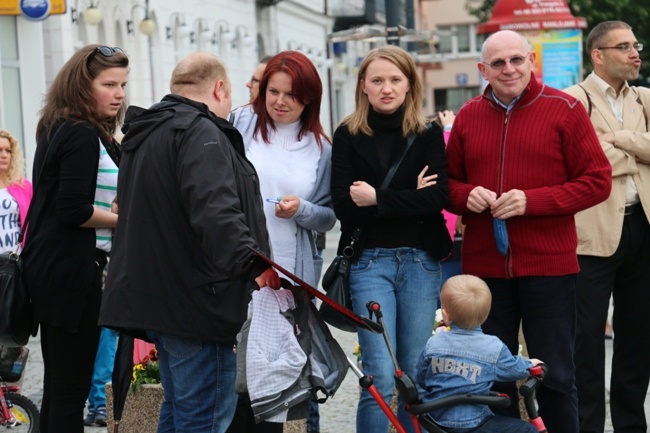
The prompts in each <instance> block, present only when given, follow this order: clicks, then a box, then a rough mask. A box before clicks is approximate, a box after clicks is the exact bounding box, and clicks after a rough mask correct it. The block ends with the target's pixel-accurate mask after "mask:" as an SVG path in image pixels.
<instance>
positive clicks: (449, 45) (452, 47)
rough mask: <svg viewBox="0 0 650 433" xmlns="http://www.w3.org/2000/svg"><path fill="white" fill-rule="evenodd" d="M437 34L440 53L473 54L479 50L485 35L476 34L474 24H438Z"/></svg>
mask: <svg viewBox="0 0 650 433" xmlns="http://www.w3.org/2000/svg"><path fill="white" fill-rule="evenodd" d="M437 34H438V44H437V51H438V53H440V54H462V53H466V54H474V53H476V52H478V51H480V50H481V44H482V43H483V40H484V39H485V36H483V35H477V34H476V26H475V25H474V24H454V25H449V26H438V31H437Z"/></svg>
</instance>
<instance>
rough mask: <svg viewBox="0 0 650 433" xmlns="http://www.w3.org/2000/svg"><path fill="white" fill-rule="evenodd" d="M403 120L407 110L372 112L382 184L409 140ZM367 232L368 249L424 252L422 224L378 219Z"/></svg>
mask: <svg viewBox="0 0 650 433" xmlns="http://www.w3.org/2000/svg"><path fill="white" fill-rule="evenodd" d="M403 120H404V106H402V107H400V108H399V110H397V111H396V112H394V113H392V114H381V113H377V112H376V111H374V110H373V109H372V108H371V109H370V112H369V113H368V125H369V126H370V127H371V128H372V131H373V136H372V141H373V143H374V145H375V149H376V150H377V155H378V157H379V164H380V168H381V170H380V173H381V179H382V180H383V178H384V177H386V174H387V173H388V169H389V167H390V166H391V164H392V163H393V162H395V159H396V158H397V157H398V155H399V154H400V153H401V151H402V149H403V148H404V146H405V145H406V138H405V137H403V136H402V123H403ZM415 176H417V175H414V177H413V179H414V181H415ZM364 230H365V240H364V248H375V247H381V248H400V247H413V248H423V245H422V240H421V236H420V232H419V224H417V223H412V224H411V223H405V220H404V218H401V217H400V218H378V219H376V220H375V221H373V223H372V224H368V225H367V226H366V227H365V228H364Z"/></svg>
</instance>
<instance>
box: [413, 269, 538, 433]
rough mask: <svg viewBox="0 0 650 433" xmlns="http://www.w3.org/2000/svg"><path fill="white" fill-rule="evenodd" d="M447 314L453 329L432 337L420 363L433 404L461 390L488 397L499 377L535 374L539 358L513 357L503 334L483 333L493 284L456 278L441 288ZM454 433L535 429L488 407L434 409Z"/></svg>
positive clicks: (434, 414)
mask: <svg viewBox="0 0 650 433" xmlns="http://www.w3.org/2000/svg"><path fill="white" fill-rule="evenodd" d="M440 301H441V305H442V318H443V321H444V322H445V324H447V325H448V326H449V331H447V332H439V333H437V334H436V335H434V336H433V337H431V338H430V339H429V341H428V342H427V344H426V347H425V348H424V351H423V352H422V354H421V355H420V359H419V361H418V364H417V382H418V385H420V386H421V387H422V388H423V389H424V390H425V395H424V396H423V399H422V400H423V401H424V402H428V401H432V400H437V399H440V398H443V397H447V396H450V395H455V394H479V395H487V394H488V392H489V391H490V388H491V387H492V385H493V383H494V382H495V381H502V382H507V381H512V380H518V379H523V378H525V377H527V376H528V375H529V371H528V370H529V368H531V367H533V366H534V365H537V364H539V363H541V361H540V360H539V359H530V360H529V359H524V358H522V357H520V356H513V355H512V354H511V353H510V351H509V350H508V348H507V347H506V345H505V344H503V342H502V341H501V340H499V339H498V338H497V337H494V336H491V335H485V334H483V331H481V324H482V323H483V322H484V321H485V319H486V318H487V316H488V313H489V311H490V306H491V303H492V295H491V293H490V289H489V288H488V286H487V284H485V282H484V281H483V280H481V279H480V278H478V277H475V276H473V275H457V276H455V277H451V278H450V279H448V280H447V282H445V284H444V285H443V286H442V290H441V292H440ZM430 415H431V417H432V418H433V419H434V420H435V421H436V422H437V423H438V424H439V425H441V426H442V427H443V428H446V429H447V431H448V432H450V433H465V432H472V433H492V432H495V433H496V432H498V433H528V432H530V433H534V432H537V429H536V428H535V427H533V426H532V425H531V424H529V423H526V422H524V421H522V420H521V419H516V418H509V417H505V416H501V415H495V414H494V413H492V411H491V410H490V409H489V408H488V406H486V405H478V404H458V405H453V406H449V407H446V408H443V409H440V410H436V411H433V412H431V413H430Z"/></svg>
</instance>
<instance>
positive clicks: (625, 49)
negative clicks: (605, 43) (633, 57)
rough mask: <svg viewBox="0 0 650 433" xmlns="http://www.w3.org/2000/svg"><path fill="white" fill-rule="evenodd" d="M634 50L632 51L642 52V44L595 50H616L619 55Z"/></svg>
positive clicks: (636, 43) (620, 45)
mask: <svg viewBox="0 0 650 433" xmlns="http://www.w3.org/2000/svg"><path fill="white" fill-rule="evenodd" d="M633 48H634V51H636V52H637V53H638V52H641V51H643V44H640V43H638V42H635V43H633V44H618V45H616V46H614V47H598V48H596V49H597V50H618V51H620V52H621V53H629V52H630V51H631V50H632V49H633Z"/></svg>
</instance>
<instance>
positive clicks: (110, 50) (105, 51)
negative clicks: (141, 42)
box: [86, 45, 124, 65]
mask: <svg viewBox="0 0 650 433" xmlns="http://www.w3.org/2000/svg"><path fill="white" fill-rule="evenodd" d="M97 53H99V54H101V55H102V56H104V57H113V54H115V53H124V50H123V49H122V48H120V47H108V46H106V45H100V46H98V47H97V48H95V51H93V52H92V53H90V56H88V61H87V62H86V64H87V65H88V64H90V62H91V61H92V60H93V59H94V58H95V56H96V55H97Z"/></svg>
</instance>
